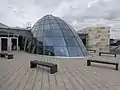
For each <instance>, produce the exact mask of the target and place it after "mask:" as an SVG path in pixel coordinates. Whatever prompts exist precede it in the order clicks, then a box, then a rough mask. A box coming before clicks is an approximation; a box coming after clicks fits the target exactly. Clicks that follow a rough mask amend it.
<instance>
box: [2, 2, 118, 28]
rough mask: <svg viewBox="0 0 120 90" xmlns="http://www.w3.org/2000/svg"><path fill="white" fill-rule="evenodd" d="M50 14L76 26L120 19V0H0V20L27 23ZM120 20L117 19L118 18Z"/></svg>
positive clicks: (7, 22)
mask: <svg viewBox="0 0 120 90" xmlns="http://www.w3.org/2000/svg"><path fill="white" fill-rule="evenodd" d="M47 14H53V15H55V16H58V17H60V18H62V19H64V20H65V21H66V22H68V23H69V24H71V25H72V26H73V27H74V28H77V29H78V28H81V27H82V26H84V25H87V24H91V23H109V24H110V25H112V24H113V21H114V22H119V20H120V0H1V2H0V22H1V23H4V24H6V25H8V26H12V27H13V26H21V27H24V26H25V25H26V23H27V22H31V23H32V24H34V23H35V22H36V21H37V20H38V19H40V18H41V17H43V16H44V15H47ZM116 20H117V21H116Z"/></svg>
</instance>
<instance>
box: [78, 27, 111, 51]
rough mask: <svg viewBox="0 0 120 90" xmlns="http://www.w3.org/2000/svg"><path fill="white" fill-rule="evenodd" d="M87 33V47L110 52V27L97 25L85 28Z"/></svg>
mask: <svg viewBox="0 0 120 90" xmlns="http://www.w3.org/2000/svg"><path fill="white" fill-rule="evenodd" d="M78 33H79V32H78ZM84 33H85V34H87V38H86V47H87V48H88V49H94V50H97V51H98V52H99V51H105V52H109V45H110V27H106V26H96V27H87V28H84ZM84 33H83V34H84Z"/></svg>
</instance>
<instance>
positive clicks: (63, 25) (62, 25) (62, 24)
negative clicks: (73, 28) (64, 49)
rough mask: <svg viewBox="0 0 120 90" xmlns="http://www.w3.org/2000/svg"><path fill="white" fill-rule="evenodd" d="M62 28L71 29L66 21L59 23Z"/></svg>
mask: <svg viewBox="0 0 120 90" xmlns="http://www.w3.org/2000/svg"><path fill="white" fill-rule="evenodd" d="M59 26H60V28H61V29H65V30H69V27H68V26H67V25H66V24H65V23H59Z"/></svg>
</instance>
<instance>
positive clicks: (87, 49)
mask: <svg viewBox="0 0 120 90" xmlns="http://www.w3.org/2000/svg"><path fill="white" fill-rule="evenodd" d="M87 50H88V51H93V52H94V53H96V50H93V49H87Z"/></svg>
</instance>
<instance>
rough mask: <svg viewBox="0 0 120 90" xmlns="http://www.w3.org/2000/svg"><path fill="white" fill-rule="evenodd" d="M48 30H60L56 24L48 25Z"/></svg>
mask: <svg viewBox="0 0 120 90" xmlns="http://www.w3.org/2000/svg"><path fill="white" fill-rule="evenodd" d="M50 28H51V29H55V30H57V29H59V30H60V27H59V25H58V24H57V23H56V24H54V23H50Z"/></svg>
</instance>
